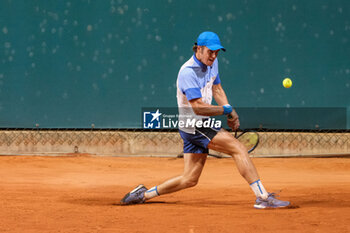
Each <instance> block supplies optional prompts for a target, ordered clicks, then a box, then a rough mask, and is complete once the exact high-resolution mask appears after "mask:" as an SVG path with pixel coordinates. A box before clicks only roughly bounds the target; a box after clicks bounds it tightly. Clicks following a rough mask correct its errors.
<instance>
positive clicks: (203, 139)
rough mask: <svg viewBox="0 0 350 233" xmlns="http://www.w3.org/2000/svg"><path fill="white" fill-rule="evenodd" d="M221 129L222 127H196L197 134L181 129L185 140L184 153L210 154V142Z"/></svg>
mask: <svg viewBox="0 0 350 233" xmlns="http://www.w3.org/2000/svg"><path fill="white" fill-rule="evenodd" d="M219 131H220V128H196V133H195V134H190V133H185V132H184V131H181V130H179V133H180V135H181V138H182V140H183V141H184V153H194V154H208V152H209V149H208V144H209V142H210V141H211V140H212V139H213V138H214V137H215V135H216V134H217V133H218V132H219Z"/></svg>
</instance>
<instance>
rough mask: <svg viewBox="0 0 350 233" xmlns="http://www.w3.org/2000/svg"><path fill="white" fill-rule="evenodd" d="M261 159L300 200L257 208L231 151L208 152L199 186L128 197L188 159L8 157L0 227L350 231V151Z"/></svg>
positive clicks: (0, 173)
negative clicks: (125, 200) (222, 155)
mask: <svg viewBox="0 0 350 233" xmlns="http://www.w3.org/2000/svg"><path fill="white" fill-rule="evenodd" d="M253 161H254V163H255V165H256V167H257V168H258V171H259V173H260V176H261V178H262V181H263V183H264V185H265V187H266V188H267V190H268V191H278V190H281V189H282V192H281V193H280V198H281V199H282V200H290V201H291V202H292V203H293V204H294V206H295V208H291V209H279V210H256V209H254V208H253V204H254V199H255V197H254V195H253V193H252V191H251V189H250V188H249V186H248V184H247V183H245V181H244V180H243V178H241V177H240V175H239V174H238V171H237V169H236V167H235V164H234V161H233V160H232V159H215V158H208V160H207V164H206V166H205V168H204V171H203V174H202V177H201V179H200V181H199V184H198V185H197V186H196V187H194V188H191V189H188V190H184V191H181V192H178V193H174V194H169V195H164V196H161V197H158V198H155V199H153V200H152V201H151V202H149V203H147V204H143V205H134V206H120V205H119V200H120V199H121V198H122V197H123V196H124V194H125V193H127V192H129V191H130V190H131V189H133V188H134V187H135V186H136V185H137V184H139V183H143V184H145V185H146V186H147V187H152V186H154V185H156V184H159V183H160V182H162V181H164V180H166V179H167V178H169V177H173V176H176V175H178V174H180V173H181V172H182V166H183V159H180V158H149V157H147V158H141V157H137V158H136V157H133V158H120V157H91V156H61V157H48V156H45V157H40V156H0V197H1V198H0V232H1V233H2V232H4V233H12V232H21V233H23V232H35V233H37V232H40V233H42V232H45V233H46V232H55V233H57V232H64V233H70V232H76V233H80V232H152V233H154V232H177V233H182V232H185V233H202V232H254V233H258V232H327V233H329V232H337V233H340V232H350V224H349V222H350V159H349V158H255V159H253ZM297 207H299V208H297Z"/></svg>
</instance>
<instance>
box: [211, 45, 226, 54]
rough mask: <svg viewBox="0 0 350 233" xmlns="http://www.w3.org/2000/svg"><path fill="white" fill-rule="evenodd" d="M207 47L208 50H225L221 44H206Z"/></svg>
mask: <svg viewBox="0 0 350 233" xmlns="http://www.w3.org/2000/svg"><path fill="white" fill-rule="evenodd" d="M207 48H208V49H210V50H218V49H221V50H222V51H224V52H226V49H225V48H224V47H222V45H219V44H214V45H207Z"/></svg>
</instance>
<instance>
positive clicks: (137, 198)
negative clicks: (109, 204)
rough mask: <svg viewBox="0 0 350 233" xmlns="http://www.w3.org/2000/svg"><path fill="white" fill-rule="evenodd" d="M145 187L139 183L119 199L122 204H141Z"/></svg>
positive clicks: (143, 199)
mask: <svg viewBox="0 0 350 233" xmlns="http://www.w3.org/2000/svg"><path fill="white" fill-rule="evenodd" d="M146 191H147V188H146V187H145V186H144V185H143V184H140V185H138V186H137V187H136V188H135V189H134V190H132V191H131V192H129V193H127V194H126V195H125V196H124V197H123V199H122V200H121V201H120V204H122V205H133V204H141V203H144V202H145V198H144V197H145V192H146Z"/></svg>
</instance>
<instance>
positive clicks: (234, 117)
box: [227, 109, 240, 131]
mask: <svg viewBox="0 0 350 233" xmlns="http://www.w3.org/2000/svg"><path fill="white" fill-rule="evenodd" d="M227 125H228V126H229V127H230V128H231V129H232V130H233V131H235V130H237V129H238V128H239V126H240V123H239V118H238V114H237V113H236V111H235V110H234V109H233V110H232V112H231V113H230V114H229V115H227Z"/></svg>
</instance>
